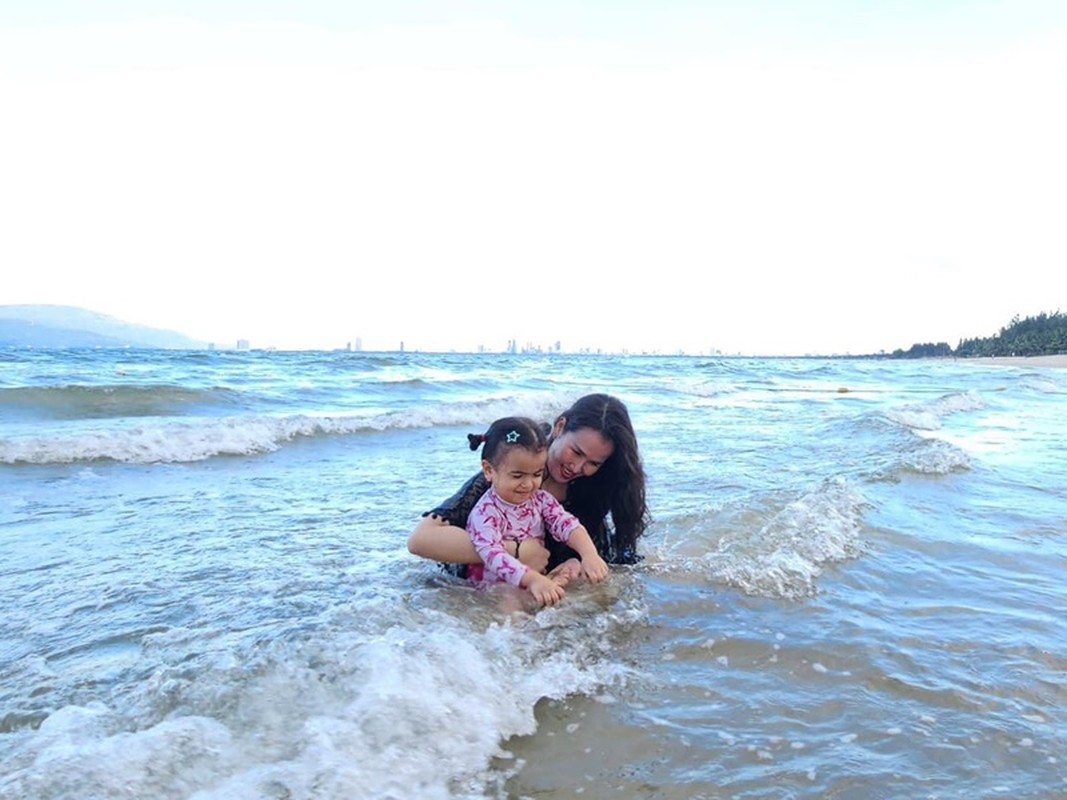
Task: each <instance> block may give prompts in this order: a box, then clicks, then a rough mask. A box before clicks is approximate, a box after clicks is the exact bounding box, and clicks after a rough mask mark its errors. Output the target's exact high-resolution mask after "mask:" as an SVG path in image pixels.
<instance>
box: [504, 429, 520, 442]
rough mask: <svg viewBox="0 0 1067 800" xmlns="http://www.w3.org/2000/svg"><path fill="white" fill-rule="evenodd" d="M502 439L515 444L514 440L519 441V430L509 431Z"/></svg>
mask: <svg viewBox="0 0 1067 800" xmlns="http://www.w3.org/2000/svg"><path fill="white" fill-rule="evenodd" d="M504 441H505V442H507V443H508V444H515V442H517V441H519V432H518V431H510V432H509V433H508V435H507V436H505V437H504Z"/></svg>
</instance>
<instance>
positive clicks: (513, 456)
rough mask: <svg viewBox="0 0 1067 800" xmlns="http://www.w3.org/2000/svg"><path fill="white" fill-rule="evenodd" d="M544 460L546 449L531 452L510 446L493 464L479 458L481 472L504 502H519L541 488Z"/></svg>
mask: <svg viewBox="0 0 1067 800" xmlns="http://www.w3.org/2000/svg"><path fill="white" fill-rule="evenodd" d="M547 459H548V451H546V450H542V451H540V452H538V453H535V452H533V451H532V450H527V449H526V448H525V447H512V448H510V449H509V450H508V451H507V452H506V453H504V457H503V458H502V459H500V462H499V463H498V464H497V465H496V466H495V467H494V466H493V465H492V464H490V463H489V462H488V461H482V472H483V473H484V474H485V477H486V479H487V480H488V481H489V482H490V483H492V484H493V488H494V489H496V493H497V494H498V495H500V497H501V498H502V499H503V500H504V501H505V502H508V503H514V504H515V505H521V504H522V503H525V502H526V501H527V500H529V499H530V498H531V497H532V496H533V494H534V492H536V491H537V490H538V489H540V488H541V481H543V480H544V477H545V461H546V460H547Z"/></svg>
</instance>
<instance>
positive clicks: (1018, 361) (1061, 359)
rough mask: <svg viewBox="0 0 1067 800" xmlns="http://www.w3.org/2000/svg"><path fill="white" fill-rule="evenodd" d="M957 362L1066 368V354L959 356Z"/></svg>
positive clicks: (997, 365)
mask: <svg viewBox="0 0 1067 800" xmlns="http://www.w3.org/2000/svg"><path fill="white" fill-rule="evenodd" d="M956 361H957V362H958V363H961V364H962V363H966V364H981V365H983V366H996V367H1056V368H1058V369H1067V355H1057V356H994V357H982V358H959V359H956Z"/></svg>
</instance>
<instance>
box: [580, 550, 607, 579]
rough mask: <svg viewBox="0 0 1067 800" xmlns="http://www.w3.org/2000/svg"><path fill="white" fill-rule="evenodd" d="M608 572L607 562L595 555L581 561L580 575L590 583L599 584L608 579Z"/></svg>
mask: <svg viewBox="0 0 1067 800" xmlns="http://www.w3.org/2000/svg"><path fill="white" fill-rule="evenodd" d="M609 572H610V570H609V569H608V565H607V562H605V561H604V559H602V558H601V557H600V556H599V555H597V554H596V553H593V554H590V555H588V556H586V557H585V558H583V559H582V574H583V575H585V577H586V578H588V579H589V581H590V582H592V583H600V582H601V581H603V580H604V579H605V578H607V577H608V573H609Z"/></svg>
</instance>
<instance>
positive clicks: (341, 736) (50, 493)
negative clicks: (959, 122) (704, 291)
mask: <svg viewBox="0 0 1067 800" xmlns="http://www.w3.org/2000/svg"><path fill="white" fill-rule="evenodd" d="M593 391H601V392H609V393H612V394H615V395H617V396H618V397H620V398H622V399H623V400H624V401H625V402H626V403H627V404H628V406H629V408H630V411H631V415H632V418H633V422H634V425H635V427H636V429H637V432H638V436H639V440H640V444H641V449H642V454H643V457H644V463H645V468H646V471H647V474H648V488H649V500H650V505H651V511H652V514H653V517H654V522H653V524H652V526H651V527H650V529H649V530H648V532H647V535H646V536H645V537H644V538H643V540H642V542H641V547H640V551H641V553H642V554H643V556H644V559H643V560H642V561H641V563H640V564H638V565H637V566H634V567H619V568H615V569H614V570H613V573H612V576H611V578H610V580H609V581H608V582H607V583H606V584H604V585H601V586H596V587H592V586H574V587H572V588H571V589H570V590H569V591H568V594H567V597H566V599H565V601H564V602H563V603H562V604H561V605H560V606H558V607H555V608H551V609H544V610H537V609H535V608H533V607H532V606H531V605H530V604H529V603H528V602H525V601H524V600H523V598H522V597H521V596H520V595H518V594H517V593H516V592H514V590H511V589H509V588H507V587H501V588H500V590H499V591H496V590H494V591H478V590H475V589H473V588H471V587H469V586H468V585H466V584H465V583H463V582H461V581H458V580H456V579H454V578H451V577H450V576H448V575H447V574H445V573H444V572H442V571H441V570H440V569H439V568H437V567H436V566H435V565H434V564H432V563H429V562H425V561H421V560H419V559H417V558H415V557H413V556H411V555H410V554H408V553H407V550H406V547H405V542H406V538H407V535H408V533H409V532H410V530H411V529H412V528H413V527H414V525H415V524H416V522H417V521H418V520H419V518H420V514H421V513H422V512H423V511H425V510H427V509H428V508H431V507H432V506H434V505H435V504H436V503H438V502H439V501H441V500H443V499H444V498H445V497H447V496H448V495H450V494H451V493H452V492H453V491H454V490H455V489H456V488H458V487H459V485H460V484H461V483H462V481H463V480H464V479H465V478H467V477H468V476H469V475H471V474H473V473H474V472H475V471H476V470H477V468H478V460H477V455H476V454H473V453H471V452H470V451H469V449H468V448H467V446H466V445H467V443H466V439H465V434H466V433H468V432H477V431H481V430H484V428H485V427H486V426H487V425H488V424H489V422H491V421H492V420H493V419H494V418H496V417H498V416H502V415H506V414H525V415H530V416H533V417H536V418H538V419H543V420H551V419H553V418H554V417H555V415H556V414H558V413H559V412H560V411H562V410H563V409H565V408H566V407H567V405H568V404H569V403H570V402H571V401H573V400H574V399H575V398H577V397H579V396H580V395H582V394H585V393H587V392H593ZM1065 417H1067V372H1060V371H1056V370H1050V369H1045V370H1040V369H1020V368H1013V367H987V366H978V365H975V364H967V363H962V362H961V363H954V362H952V361H922V362H897V361H873V360H845V359H841V360H818V359H796V360H790V359H740V358H736V359H735V358H700V357H622V356H570V355H551V356H549V355H453V354H449V355H443V354H420V353H408V354H370V353H348V352H337V353H324V352H317V353H285V352H206V351H200V352H173V351H118V350H96V351H59V350H57V351H33V350H7V351H0V608H2V609H3V614H2V615H0V798H5V799H6V798H34V799H35V800H37V799H40V800H47V799H51V798H78V800H85V799H86V798H126V797H129V798H158V799H165V798H189V799H190V800H215V799H217V800H223V799H224V798H225V800H234V799H236V800H242V799H248V800H252V798H291V799H293V800H297V799H300V798H323V799H326V798H338V799H340V798H405V799H406V798H441V799H442V800H443V799H444V798H486V797H488V798H496V797H501V798H503V797H514V798H524V797H525V798H574V797H582V798H765V797H766V798H772V797H773V798H825V797H832V798H856V799H857V800H860V799H863V800H866V799H867V798H956V797H959V798H969V799H970V798H979V797H981V798H988V797H1010V798H1056V797H1067V689H1065V688H1064V686H1065V674H1067V588H1065V581H1064V575H1065V568H1067V458H1065V455H1067V453H1065V448H1064V444H1063V442H1064V436H1063V435H1064V431H1065V423H1064V419H1065Z"/></svg>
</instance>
